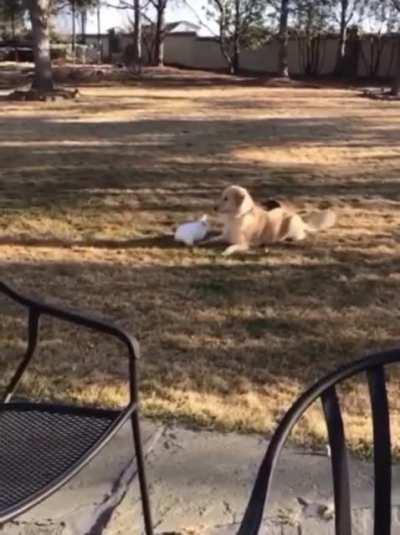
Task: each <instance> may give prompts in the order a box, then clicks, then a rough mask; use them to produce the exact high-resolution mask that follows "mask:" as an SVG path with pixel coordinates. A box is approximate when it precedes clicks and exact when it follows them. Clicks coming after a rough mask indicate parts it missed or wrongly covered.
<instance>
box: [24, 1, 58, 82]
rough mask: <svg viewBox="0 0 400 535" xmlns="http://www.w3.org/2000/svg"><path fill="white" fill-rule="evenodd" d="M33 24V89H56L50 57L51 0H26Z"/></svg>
mask: <svg viewBox="0 0 400 535" xmlns="http://www.w3.org/2000/svg"><path fill="white" fill-rule="evenodd" d="M25 5H26V8H27V9H28V11H29V16H30V20H31V24H32V38H33V56H34V60H35V74H34V78H33V82H32V89H35V90H37V91H39V92H50V91H53V89H54V82H53V73H52V70H51V57H50V39H49V35H50V31H49V16H50V8H51V0H25Z"/></svg>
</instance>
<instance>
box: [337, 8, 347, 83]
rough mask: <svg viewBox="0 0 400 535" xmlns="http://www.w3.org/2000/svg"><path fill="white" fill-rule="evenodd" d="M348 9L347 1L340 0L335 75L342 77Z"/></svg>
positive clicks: (344, 68)
mask: <svg viewBox="0 0 400 535" xmlns="http://www.w3.org/2000/svg"><path fill="white" fill-rule="evenodd" d="M348 7H349V0H341V2H340V8H341V10H340V30H339V43H338V51H337V57H336V65H335V74H336V75H337V76H342V75H343V74H345V71H346V65H345V63H346V38H347V35H346V34H347V32H346V29H347V22H346V21H347V10H348Z"/></svg>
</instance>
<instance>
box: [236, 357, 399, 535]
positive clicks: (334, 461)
mask: <svg viewBox="0 0 400 535" xmlns="http://www.w3.org/2000/svg"><path fill="white" fill-rule="evenodd" d="M398 362H400V349H394V350H392V351H386V352H382V353H376V354H373V355H370V356H367V357H365V358H363V359H361V360H358V361H356V362H354V363H351V364H349V365H347V366H344V367H342V368H339V369H338V370H337V371H335V372H333V373H331V374H329V375H327V376H326V377H325V378H323V379H321V380H320V381H318V382H317V383H316V384H315V385H314V386H312V387H311V388H310V389H309V390H307V391H306V392H305V393H304V394H303V395H302V396H300V397H299V398H298V400H297V401H296V402H295V403H294V404H293V405H292V407H291V408H290V409H289V410H288V411H287V413H286V414H285V416H284V417H283V419H282V421H281V422H280V424H279V425H278V428H277V429H276V431H275V433H274V435H273V437H272V439H271V441H270V443H269V446H268V449H267V452H266V455H265V457H264V459H263V461H262V463H261V466H260V468H259V471H258V474H257V478H256V481H255V484H254V487H253V490H252V493H251V496H250V500H249V502H248V505H247V508H246V511H245V514H244V517H243V520H242V523H241V526H240V528H239V531H238V535H256V534H257V533H258V532H259V529H260V527H261V524H262V520H263V514H264V508H265V506H266V505H267V503H268V498H269V495H270V491H271V485H272V479H273V475H274V471H275V469H276V465H277V462H278V460H279V456H280V453H281V451H282V448H283V446H284V444H285V442H286V440H287V438H288V436H289V434H290V432H291V431H292V429H293V427H294V426H295V424H296V423H297V422H298V420H299V419H300V417H301V416H302V415H303V413H304V412H305V411H306V410H307V409H308V408H309V407H310V405H312V404H313V403H314V402H315V401H316V400H317V399H319V398H321V401H322V406H323V412H324V416H325V421H326V424H327V429H328V438H329V444H330V448H331V466H332V477H333V493H334V505H335V529H336V531H335V533H336V535H351V531H352V529H351V496H350V483H349V468H348V454H347V450H346V444H345V433H344V427H343V421H342V416H341V411H340V403H339V399H338V396H337V393H336V388H335V386H336V385H337V384H338V383H340V382H342V381H344V380H346V379H349V378H351V377H353V376H355V375H357V374H359V373H363V372H366V375H367V379H368V386H369V393H370V401H371V411H372V426H373V440H374V535H390V533H391V493H392V488H391V465H392V461H391V443H390V422H389V406H388V399H387V392H386V382H385V372H384V366H385V365H388V364H394V363H398Z"/></svg>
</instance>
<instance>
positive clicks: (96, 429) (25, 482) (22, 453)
mask: <svg viewBox="0 0 400 535" xmlns="http://www.w3.org/2000/svg"><path fill="white" fill-rule="evenodd" d="M0 293H3V294H5V295H6V296H8V297H9V298H11V299H12V300H14V301H15V302H17V303H19V304H20V305H22V306H23V307H24V308H26V309H27V311H28V318H29V322H28V345H27V350H26V353H25V355H24V357H23V359H22V361H21V362H20V364H19V366H18V367H17V370H16V372H15V374H14V376H13V377H12V379H11V381H10V382H9V384H8V386H7V387H6V390H5V394H4V396H3V399H2V400H1V402H0V531H1V527H2V525H4V523H6V522H7V521H9V520H11V519H13V518H15V517H16V516H18V515H20V514H22V513H24V512H25V511H27V510H28V509H30V508H31V507H33V506H34V505H36V504H38V503H39V502H41V501H42V500H44V499H45V498H46V497H48V496H50V495H51V494H53V493H54V492H55V491H56V490H58V489H59V488H60V487H62V486H63V485H64V484H65V483H67V482H68V481H69V480H70V479H71V478H72V477H73V476H74V475H76V474H77V472H78V471H79V470H80V469H81V468H82V467H83V466H84V465H86V464H87V463H88V462H89V461H90V460H91V459H92V458H93V457H94V456H95V455H97V454H98V453H99V452H100V451H101V450H102V448H103V447H104V446H105V445H106V444H107V443H108V442H109V441H110V440H111V439H112V438H113V437H114V436H115V434H116V433H117V431H118V430H119V429H120V428H121V427H122V425H123V424H124V423H125V422H127V421H128V420H130V421H131V425H132V431H133V442H134V450H135V454H136V463H137V471H138V478H139V485H140V492H141V498H142V507H143V517H144V525H145V531H146V534H147V535H152V534H153V528H152V520H151V512H150V504H149V496H148V491H147V484H146V476H145V468H144V457H143V448H142V442H141V436H140V428H139V414H138V410H139V407H138V381H137V363H136V359H137V358H138V355H139V348H138V343H137V341H136V340H135V338H133V337H132V336H130V335H129V334H128V333H126V332H125V331H123V330H122V329H120V328H119V327H116V326H115V325H113V324H111V323H108V322H105V321H102V320H98V319H94V318H91V317H88V316H86V315H83V314H81V313H79V312H73V311H69V310H65V309H63V308H61V307H58V306H53V305H49V304H46V303H43V302H39V301H36V300H34V299H31V298H27V297H24V296H22V295H21V294H20V293H18V292H16V291H15V290H14V289H12V288H11V287H10V286H8V285H6V284H5V283H4V282H1V281H0ZM42 316H51V317H53V318H57V319H59V320H62V321H66V322H69V323H72V324H76V325H78V326H82V327H84V328H87V329H90V330H93V331H95V332H98V333H101V334H104V335H109V336H112V337H115V338H116V339H118V340H120V341H122V342H123V344H124V345H125V347H126V349H127V353H128V356H129V385H130V400H129V403H128V405H127V406H126V407H125V408H124V409H122V410H109V409H99V408H96V409H94V408H84V407H77V406H72V405H60V404H50V403H42V402H30V401H14V400H13V394H14V393H15V391H16V388H17V386H18V384H19V382H20V380H21V378H22V375H23V374H24V372H25V370H26V368H27V366H28V365H29V363H30V361H31V359H32V357H33V355H34V352H35V349H36V346H37V342H38V334H39V320H40V318H41V317H42Z"/></svg>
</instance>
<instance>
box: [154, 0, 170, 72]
mask: <svg viewBox="0 0 400 535" xmlns="http://www.w3.org/2000/svg"><path fill="white" fill-rule="evenodd" d="M150 4H151V5H152V6H153V8H154V9H155V11H156V27H155V43H154V46H155V64H156V65H159V66H161V65H164V39H165V10H166V9H167V5H168V0H150Z"/></svg>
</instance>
